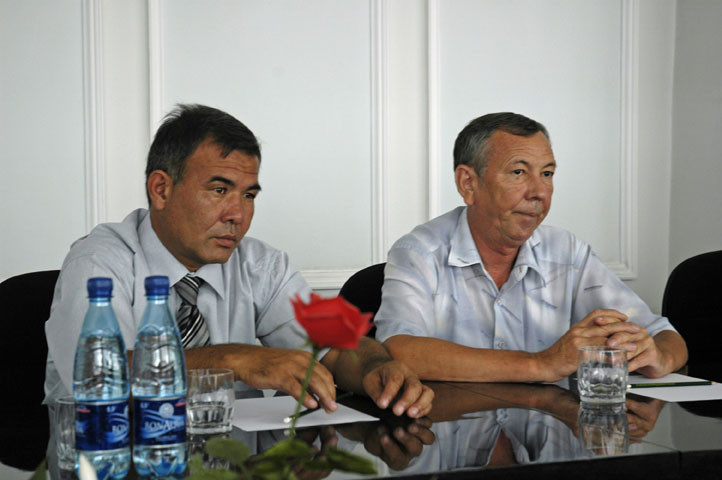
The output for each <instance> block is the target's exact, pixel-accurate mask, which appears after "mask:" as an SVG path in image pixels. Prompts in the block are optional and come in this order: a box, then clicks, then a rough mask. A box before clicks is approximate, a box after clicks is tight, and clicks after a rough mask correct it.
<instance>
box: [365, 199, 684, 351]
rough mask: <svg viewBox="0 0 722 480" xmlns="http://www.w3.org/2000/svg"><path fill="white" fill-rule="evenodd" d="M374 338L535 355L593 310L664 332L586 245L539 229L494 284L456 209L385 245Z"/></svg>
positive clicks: (659, 320)
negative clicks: (412, 339) (430, 341)
mask: <svg viewBox="0 0 722 480" xmlns="http://www.w3.org/2000/svg"><path fill="white" fill-rule="evenodd" d="M384 273H385V281H384V286H383V297H382V302H381V307H380V309H379V311H378V313H377V314H376V318H375V323H376V326H377V331H376V338H377V339H379V340H380V341H384V340H386V339H388V338H389V337H392V336H394V335H399V334H407V335H416V336H424V337H434V338H439V339H443V340H447V341H450V342H454V343H457V344H461V345H466V346H469V347H476V348H494V349H500V350H501V349H505V350H520V351H527V352H539V351H542V350H544V349H546V348H548V347H550V346H551V345H552V344H554V342H556V341H557V340H558V339H559V338H560V337H561V336H562V335H564V333H565V332H566V331H567V330H569V327H571V326H572V325H573V324H574V323H576V322H578V321H580V320H582V319H583V318H584V317H586V316H587V315H588V314H589V313H591V312H592V311H593V310H595V309H597V308H611V309H615V310H618V311H620V312H622V313H624V314H626V315H627V316H628V317H629V320H628V321H630V322H634V323H636V324H637V325H640V326H642V327H644V328H646V329H647V331H648V332H649V334H650V335H652V336H654V335H656V334H657V333H659V332H660V331H662V330H674V328H673V327H672V326H671V324H670V323H669V321H668V320H667V319H666V318H664V317H660V316H658V315H655V314H653V313H652V312H651V310H650V309H649V307H648V306H647V305H646V304H645V303H644V302H643V301H642V299H640V298H639V296H637V294H636V293H634V292H633V291H632V290H631V289H630V288H629V287H627V286H626V285H625V284H624V283H623V282H622V281H621V280H619V278H617V277H616V275H614V274H613V273H612V272H611V271H610V270H609V269H608V268H607V267H606V266H605V265H604V263H602V261H601V260H600V259H599V258H598V257H597V256H596V255H595V254H594V252H592V249H591V247H590V246H589V245H588V244H587V243H585V242H583V241H582V240H580V239H578V238H577V237H575V236H574V235H573V234H571V233H570V232H567V231H566V230H563V229H561V228H556V227H550V226H544V225H542V226H540V227H538V228H537V229H536V230H535V231H534V233H533V234H532V236H531V237H530V238H529V239H528V240H527V241H526V242H525V243H524V244H523V245H522V246H521V248H520V249H519V253H518V255H517V259H516V262H515V263H514V266H513V268H512V270H511V274H510V276H509V279H508V280H507V281H506V283H504V285H502V287H501V290H499V289H498V288H497V286H496V284H495V283H494V281H493V280H492V278H491V276H490V275H489V273H488V272H487V271H486V269H485V268H484V265H483V263H482V261H481V257H480V255H479V252H478V250H477V249H476V245H475V244H474V240H473V238H472V236H471V231H470V229H469V224H468V221H467V213H466V207H458V208H456V209H454V210H452V211H450V212H448V213H446V214H444V215H441V216H440V217H437V218H435V219H433V220H431V221H429V222H427V223H425V224H423V225H420V226H418V227H416V228H414V230H412V231H411V233H409V234H407V235H404V236H403V237H401V238H400V239H399V240H398V241H397V242H396V243H395V244H394V245H393V247H392V248H391V250H390V251H389V255H388V262H387V264H386V270H385V272H384Z"/></svg>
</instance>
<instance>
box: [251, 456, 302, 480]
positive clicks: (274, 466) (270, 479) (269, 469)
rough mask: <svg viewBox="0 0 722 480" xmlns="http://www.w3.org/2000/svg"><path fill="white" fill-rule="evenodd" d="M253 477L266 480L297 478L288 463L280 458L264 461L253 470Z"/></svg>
mask: <svg viewBox="0 0 722 480" xmlns="http://www.w3.org/2000/svg"><path fill="white" fill-rule="evenodd" d="M251 473H252V475H253V477H261V478H263V479H265V480H286V479H291V478H295V477H296V476H295V475H294V474H293V471H292V470H291V468H290V465H289V464H288V462H286V461H285V460H284V459H283V458H280V457H270V458H265V459H262V460H261V461H260V462H258V463H257V464H256V465H255V466H254V467H253V469H252V470H251Z"/></svg>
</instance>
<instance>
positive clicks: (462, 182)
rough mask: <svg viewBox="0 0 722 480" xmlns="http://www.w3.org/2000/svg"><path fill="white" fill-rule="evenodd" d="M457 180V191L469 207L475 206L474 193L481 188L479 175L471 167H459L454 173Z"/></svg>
mask: <svg viewBox="0 0 722 480" xmlns="http://www.w3.org/2000/svg"><path fill="white" fill-rule="evenodd" d="M454 177H455V178H456V190H457V191H458V192H459V195H461V198H463V199H464V203H465V204H466V205H467V206H471V205H473V204H474V191H475V190H476V189H477V188H479V175H477V174H476V170H474V167H471V166H469V165H459V166H458V167H456V170H455V171H454Z"/></svg>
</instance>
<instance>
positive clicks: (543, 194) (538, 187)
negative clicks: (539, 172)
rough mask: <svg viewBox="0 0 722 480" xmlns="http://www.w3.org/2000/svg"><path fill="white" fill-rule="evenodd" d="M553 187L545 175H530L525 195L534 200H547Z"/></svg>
mask: <svg viewBox="0 0 722 480" xmlns="http://www.w3.org/2000/svg"><path fill="white" fill-rule="evenodd" d="M552 191H553V187H552V185H551V181H550V180H549V179H547V178H546V177H532V178H531V179H530V180H529V184H528V188H527V197H528V198H530V199H534V200H547V199H549V198H550V197H551V194H552Z"/></svg>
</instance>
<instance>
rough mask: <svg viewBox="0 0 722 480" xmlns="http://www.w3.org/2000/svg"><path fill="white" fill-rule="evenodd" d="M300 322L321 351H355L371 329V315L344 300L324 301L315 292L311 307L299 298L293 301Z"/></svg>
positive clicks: (339, 298)
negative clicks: (334, 349) (330, 348)
mask: <svg viewBox="0 0 722 480" xmlns="http://www.w3.org/2000/svg"><path fill="white" fill-rule="evenodd" d="M291 303H292V304H293V310H294V312H295V313H296V320H298V323H300V324H301V326H302V327H303V328H304V330H306V333H307V334H308V338H309V339H310V340H311V342H312V343H313V344H314V345H315V346H316V347H319V348H325V347H334V348H339V349H342V350H355V349H356V347H358V341H359V338H361V337H363V336H364V335H365V334H366V332H368V331H369V329H370V328H371V322H370V320H371V317H372V315H371V314H370V313H361V312H360V311H359V309H358V308H356V307H354V306H353V305H351V304H350V303H348V302H347V301H346V300H344V299H343V298H341V297H333V298H321V297H320V296H318V295H316V294H314V293H312V294H311V301H310V302H309V303H308V304H305V303H303V301H302V300H301V299H300V298H299V297H298V296H296V299H295V300H291Z"/></svg>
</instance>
